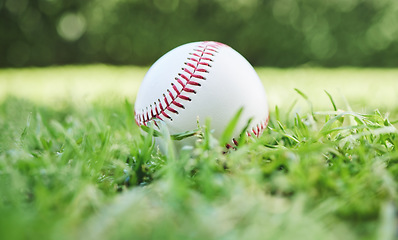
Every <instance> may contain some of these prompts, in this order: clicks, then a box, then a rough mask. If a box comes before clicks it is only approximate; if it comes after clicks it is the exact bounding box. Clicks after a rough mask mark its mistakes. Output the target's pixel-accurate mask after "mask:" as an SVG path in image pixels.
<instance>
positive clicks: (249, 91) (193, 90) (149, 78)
mask: <svg viewBox="0 0 398 240" xmlns="http://www.w3.org/2000/svg"><path fill="white" fill-rule="evenodd" d="M241 107H243V112H242V114H241V117H240V119H239V122H238V125H237V127H236V129H235V132H234V137H238V136H237V135H238V134H239V133H240V132H241V131H242V129H243V128H244V127H245V126H246V124H247V122H248V121H249V119H251V118H252V121H251V125H250V126H249V130H248V131H247V134H248V135H255V136H259V135H260V134H261V133H262V131H263V130H264V128H265V127H266V126H267V124H268V120H269V109H268V102H267V96H266V93H265V90H264V87H263V85H262V83H261V80H260V78H259V77H258V75H257V73H256V71H255V70H254V68H253V67H252V66H251V65H250V63H249V62H248V61H247V60H246V59H245V58H244V57H243V56H242V55H240V54H239V53H238V52H237V51H235V50H234V49H232V48H231V47H229V46H227V45H225V44H222V43H218V42H193V43H188V44H184V45H182V46H179V47H177V48H175V49H173V50H171V51H169V52H168V53H166V54H165V55H163V56H162V57H161V58H160V59H158V60H157V61H156V62H155V63H154V64H153V65H152V67H151V68H150V69H149V70H148V72H147V74H146V75H145V77H144V80H143V82H142V84H141V86H140V89H139V91H138V94H137V98H136V102H135V111H134V112H135V121H136V123H137V124H138V125H139V126H140V125H147V124H148V123H149V122H150V121H151V120H153V119H159V120H162V121H164V122H165V123H166V126H167V127H168V130H169V132H170V134H178V133H182V132H185V131H189V130H194V129H196V128H197V119H199V123H200V124H204V122H205V120H206V118H210V120H211V127H212V129H214V132H213V135H214V136H215V137H217V138H219V137H220V136H221V135H222V133H223V131H224V130H225V128H226V126H227V124H228V123H229V121H230V120H231V119H232V118H233V116H234V115H235V114H236V113H237V111H238V110H239V109H240V108H241Z"/></svg>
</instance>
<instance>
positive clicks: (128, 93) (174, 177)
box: [0, 65, 398, 240]
mask: <svg viewBox="0 0 398 240" xmlns="http://www.w3.org/2000/svg"><path fill="white" fill-rule="evenodd" d="M146 70H147V68H138V67H112V66H102V65H95V66H67V67H52V68H43V69H3V70H0V133H1V134H0V216H1V217H0V239H96V240H98V239H184V240H185V239H217V240H218V239H231V240H232V239H398V210H397V209H398V195H397V194H398V185H397V184H398V150H397V147H398V131H397V127H398V121H397V120H398V104H397V103H398V94H397V93H398V84H397V82H396V80H397V76H398V69H397V70H395V69H351V68H343V69H314V68H299V69H268V68H259V69H257V70H258V73H259V75H260V77H261V78H262V80H263V82H264V86H265V87H266V90H267V93H268V96H269V100H270V106H271V109H272V112H271V120H270V124H269V127H268V129H267V130H266V131H265V133H264V134H263V135H262V136H261V137H260V138H258V139H248V142H247V143H245V144H241V145H240V146H239V148H238V149H237V150H236V151H232V152H230V153H228V154H222V152H223V147H221V146H220V145H221V144H219V143H218V142H217V140H216V139H214V138H212V136H211V133H210V130H209V129H208V128H207V127H206V126H203V127H202V129H201V134H200V136H199V137H198V141H197V144H196V146H195V147H194V148H190V147H186V148H183V149H180V150H179V151H172V148H170V149H171V151H169V152H167V154H162V153H160V152H158V151H157V150H156V148H154V147H153V144H152V142H151V138H150V137H146V138H145V137H143V136H141V135H140V131H139V129H138V127H137V126H136V125H135V122H134V118H133V103H134V98H135V94H136V93H137V90H138V87H139V84H140V81H141V80H142V78H143V76H144V74H145V72H146ZM165 139H166V140H167V139H168V138H167V136H165ZM168 142H169V144H170V146H172V144H173V142H171V141H168Z"/></svg>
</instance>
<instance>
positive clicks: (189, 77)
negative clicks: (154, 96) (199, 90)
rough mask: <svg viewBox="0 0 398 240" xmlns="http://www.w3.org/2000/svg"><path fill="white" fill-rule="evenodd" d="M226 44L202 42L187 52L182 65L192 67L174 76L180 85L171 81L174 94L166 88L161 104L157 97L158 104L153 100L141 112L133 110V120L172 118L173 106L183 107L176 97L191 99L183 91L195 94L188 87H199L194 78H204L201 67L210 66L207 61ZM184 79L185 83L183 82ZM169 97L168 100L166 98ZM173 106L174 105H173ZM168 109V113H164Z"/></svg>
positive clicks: (193, 90)
mask: <svg viewBox="0 0 398 240" xmlns="http://www.w3.org/2000/svg"><path fill="white" fill-rule="evenodd" d="M223 46H227V45H224V44H222V43H218V42H202V43H201V44H200V45H199V46H197V48H194V49H193V50H192V52H191V53H189V55H190V57H188V58H187V60H188V62H185V63H184V65H186V66H187V67H190V68H192V70H190V69H188V68H182V72H180V73H178V77H175V79H174V80H175V81H176V82H177V83H178V86H180V87H182V88H181V89H179V88H178V87H177V85H176V84H174V83H171V88H170V89H172V90H173V91H174V92H175V93H176V95H175V96H174V95H173V93H172V91H171V90H170V89H167V93H163V103H164V104H165V106H163V104H162V101H161V99H158V104H157V103H156V102H154V104H153V105H150V106H149V108H150V110H149V109H148V107H147V108H146V109H142V110H141V111H142V112H141V113H139V112H135V111H134V115H135V122H136V123H137V125H138V126H140V125H145V126H146V125H147V123H148V122H149V121H151V120H153V119H160V120H162V117H165V118H167V119H170V120H171V121H172V120H173V119H172V117H171V116H170V115H171V114H170V113H173V114H178V111H177V110H176V109H175V107H178V108H182V109H185V107H184V105H183V103H181V102H177V100H178V99H180V100H182V101H191V100H192V99H191V98H190V97H188V96H186V95H184V92H185V93H193V94H196V90H195V89H194V88H191V87H188V86H189V85H190V86H194V87H200V86H201V84H200V83H199V82H198V81H197V80H194V79H198V80H206V77H205V76H203V74H204V73H208V72H209V71H208V70H207V69H205V68H203V67H211V65H210V63H209V62H213V59H212V58H211V57H212V56H215V54H216V53H218V51H217V50H218V49H219V48H220V47H223ZM184 81H185V83H184ZM168 97H170V101H169V99H168ZM174 106H175V107H174ZM166 111H168V112H169V113H166ZM149 115H151V116H149Z"/></svg>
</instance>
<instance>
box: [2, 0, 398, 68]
mask: <svg viewBox="0 0 398 240" xmlns="http://www.w3.org/2000/svg"><path fill="white" fill-rule="evenodd" d="M397 22H398V1H396V0H383V1H380V0H329V1H319V0H318V1H317V0H209V1H199V0H107V1H102V0H85V1H80V0H0V56H1V57H0V67H24V66H47V65H53V64H81V63H97V62H101V63H109V64H137V65H149V64H151V63H153V62H154V61H155V60H156V59H157V58H159V57H160V56H161V55H162V54H164V53H165V52H166V51H168V50H170V49H172V48H174V47H176V46H178V45H181V44H183V43H187V42H191V41H200V40H215V41H220V42H224V43H226V44H228V45H230V46H232V47H233V48H235V49H236V50H238V51H239V52H240V53H242V55H244V56H245V57H247V58H248V59H249V61H250V62H252V63H253V64H254V65H266V66H277V67H292V66H299V65H305V64H310V65H319V66H326V67H335V66H345V65H350V66H375V67H397V66H398V62H397V61H396V59H395V58H396V56H397V54H398V24H397Z"/></svg>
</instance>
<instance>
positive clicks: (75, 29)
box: [57, 13, 86, 42]
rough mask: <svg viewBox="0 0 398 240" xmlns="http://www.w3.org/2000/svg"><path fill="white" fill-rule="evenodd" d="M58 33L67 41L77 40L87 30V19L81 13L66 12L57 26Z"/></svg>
mask: <svg viewBox="0 0 398 240" xmlns="http://www.w3.org/2000/svg"><path fill="white" fill-rule="evenodd" d="M57 31H58V34H59V35H60V36H61V37H62V38H63V39H65V40H67V41H71V42H73V41H76V40H77V39H79V38H80V37H81V36H82V35H83V34H84V33H85V31H86V19H85V18H84V17H83V15H81V14H80V13H65V14H64V15H62V17H61V18H60V20H59V22H58V26H57Z"/></svg>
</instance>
